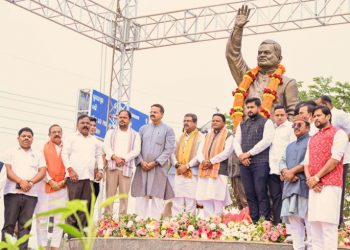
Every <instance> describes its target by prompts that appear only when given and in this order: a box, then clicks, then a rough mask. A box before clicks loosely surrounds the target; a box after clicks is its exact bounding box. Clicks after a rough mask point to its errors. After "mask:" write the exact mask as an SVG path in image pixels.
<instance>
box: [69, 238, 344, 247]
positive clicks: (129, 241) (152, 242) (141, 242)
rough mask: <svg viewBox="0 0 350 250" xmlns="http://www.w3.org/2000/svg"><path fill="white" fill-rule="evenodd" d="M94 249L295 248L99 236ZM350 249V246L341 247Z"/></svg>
mask: <svg viewBox="0 0 350 250" xmlns="http://www.w3.org/2000/svg"><path fill="white" fill-rule="evenodd" d="M63 249H64V250H80V249H82V248H81V247H80V242H79V241H78V240H70V241H68V242H66V243H65V244H64V246H63ZM93 249H94V250H126V249H127V250H148V249H150V250H248V249H249V250H250V249H254V250H293V247H292V245H291V244H284V243H261V242H239V241H214V240H182V239H143V238H97V239H96V241H95V244H94V248H93ZM339 249H350V248H339Z"/></svg>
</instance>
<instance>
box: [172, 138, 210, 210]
mask: <svg viewBox="0 0 350 250" xmlns="http://www.w3.org/2000/svg"><path fill="white" fill-rule="evenodd" d="M198 133H199V134H198V139H197V145H192V146H195V147H197V153H198V151H199V150H200V144H201V141H202V140H203V139H204V136H203V135H202V134H201V133H200V132H198ZM189 138H190V137H189V134H187V135H186V138H185V142H184V144H185V146H186V145H187V142H188V140H189ZM178 143H180V142H178ZM190 150H191V149H190ZM171 157H172V163H173V164H174V165H175V164H176V163H177V159H176V156H175V154H173V155H172V156H171ZM188 165H189V167H190V168H192V173H193V175H192V177H191V178H186V177H184V176H183V175H177V174H176V173H175V176H174V194H175V197H174V198H173V206H172V215H177V214H180V213H183V212H189V213H192V214H194V213H195V210H196V207H197V201H196V191H197V182H198V176H197V173H198V165H199V162H198V161H197V159H196V156H195V157H194V158H193V159H191V160H190V161H189V163H188ZM194 168H196V169H194Z"/></svg>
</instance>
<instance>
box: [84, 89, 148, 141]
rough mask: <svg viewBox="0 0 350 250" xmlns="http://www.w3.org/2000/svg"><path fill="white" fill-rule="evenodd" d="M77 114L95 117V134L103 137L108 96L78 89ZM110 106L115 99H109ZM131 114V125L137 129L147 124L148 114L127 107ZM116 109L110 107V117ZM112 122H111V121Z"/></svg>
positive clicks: (105, 130)
mask: <svg viewBox="0 0 350 250" xmlns="http://www.w3.org/2000/svg"><path fill="white" fill-rule="evenodd" d="M78 99H79V101H78V114H82V113H86V114H88V115H90V116H92V117H95V118H96V120H97V121H96V134H95V135H96V136H97V137H99V138H101V139H103V138H104V137H105V135H106V132H107V112H108V96H107V95H105V94H103V93H101V92H99V91H97V90H94V89H93V90H86V89H84V90H80V91H79V97H78ZM111 102H112V104H111V105H112V106H114V105H115V104H116V103H117V100H115V99H113V98H112V99H111ZM129 111H130V113H131V115H132V120H131V127H132V128H133V129H134V130H136V131H139V129H140V128H141V127H142V126H143V125H145V124H148V119H149V118H148V115H146V114H144V113H142V112H140V111H138V110H136V109H134V108H131V107H130V108H129ZM115 112H116V110H115V109H112V110H111V114H110V117H112V118H113V117H115V116H116V113H115ZM112 124H113V123H112Z"/></svg>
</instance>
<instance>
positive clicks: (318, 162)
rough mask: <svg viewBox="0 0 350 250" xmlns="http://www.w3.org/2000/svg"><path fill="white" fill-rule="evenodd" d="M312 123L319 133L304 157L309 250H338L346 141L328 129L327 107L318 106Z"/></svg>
mask: <svg viewBox="0 0 350 250" xmlns="http://www.w3.org/2000/svg"><path fill="white" fill-rule="evenodd" d="M313 119H314V122H315V125H316V127H317V128H318V129H319V132H318V133H316V134H315V135H314V136H312V137H311V139H310V140H309V143H308V147H307V151H306V155H305V175H306V178H307V185H308V187H309V211H308V219H309V222H310V225H311V235H312V249H313V250H321V249H322V250H327V249H329V250H331V249H337V247H338V223H339V212H340V203H341V192H342V185H343V183H342V182H343V165H342V164H343V163H342V161H343V156H344V152H345V149H346V147H347V143H348V137H347V135H346V134H345V132H344V131H343V130H341V129H337V128H335V127H334V126H332V125H331V123H330V120H331V111H330V110H329V109H328V108H327V107H323V106H317V107H316V108H315V109H314V111H313Z"/></svg>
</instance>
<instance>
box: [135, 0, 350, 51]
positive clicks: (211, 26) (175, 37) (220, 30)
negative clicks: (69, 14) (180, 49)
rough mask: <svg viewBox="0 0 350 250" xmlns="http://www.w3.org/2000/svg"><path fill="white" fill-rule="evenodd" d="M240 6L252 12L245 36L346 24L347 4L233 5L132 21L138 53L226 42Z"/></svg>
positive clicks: (337, 0) (336, 0) (267, 0)
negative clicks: (136, 31)
mask: <svg viewBox="0 0 350 250" xmlns="http://www.w3.org/2000/svg"><path fill="white" fill-rule="evenodd" d="M242 4H247V5H248V6H249V7H250V8H251V9H252V11H251V14H250V21H249V23H248V24H247V26H246V28H245V33H244V35H246V36H249V35H257V34H264V33H272V32H281V31H289V30H297V29H306V28H313V27H320V26H327V25H335V24H344V23H350V1H349V0H258V1H257V0H250V1H235V2H232V3H226V4H216V5H211V6H206V7H200V8H192V9H185V10H179V11H171V12H167V13H161V14H155V15H147V16H140V17H136V18H133V21H134V22H136V23H138V24H139V25H140V39H139V40H138V41H137V43H138V49H149V48H158V47H164V46H172V45H178V44H186V43H193V42H203V41H211V40H218V39H227V37H228V36H229V34H230V32H231V30H232V28H233V25H234V20H235V16H236V13H237V10H238V8H239V7H241V6H242Z"/></svg>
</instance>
